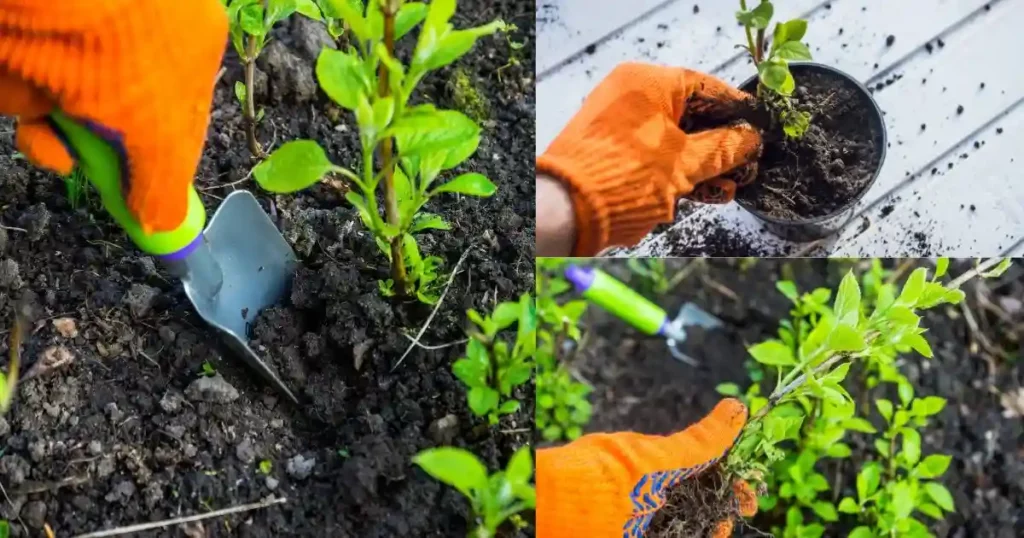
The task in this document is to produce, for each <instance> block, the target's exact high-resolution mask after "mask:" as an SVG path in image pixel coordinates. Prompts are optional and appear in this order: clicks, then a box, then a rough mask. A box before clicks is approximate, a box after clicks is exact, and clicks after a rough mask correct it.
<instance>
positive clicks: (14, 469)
mask: <svg viewBox="0 0 1024 538" xmlns="http://www.w3.org/2000/svg"><path fill="white" fill-rule="evenodd" d="M459 8H460V9H459V13H458V14H457V15H456V17H455V21H454V24H455V25H456V27H467V26H470V25H479V24H484V23H487V22H489V21H491V20H493V19H495V18H502V19H504V20H505V21H507V22H510V23H514V24H516V25H518V26H519V28H520V30H519V31H518V32H516V33H515V34H514V35H513V36H512V38H513V39H514V40H516V41H519V42H525V43H526V47H525V48H523V49H522V50H521V51H519V52H518V53H517V54H518V55H519V57H520V65H519V66H513V67H510V68H508V69H505V70H504V71H503V72H502V76H501V79H500V80H499V78H498V76H497V75H496V72H497V69H498V68H499V67H501V66H503V65H505V64H506V63H507V62H508V59H509V55H510V52H511V51H510V48H509V45H508V43H507V42H506V41H505V39H504V37H503V36H495V37H493V38H487V39H483V40H481V41H480V43H479V44H478V45H477V46H476V48H475V49H474V50H473V51H472V52H471V53H470V54H469V55H467V56H465V57H464V58H463V59H461V60H460V61H459V62H458V63H457V64H456V65H457V66H460V67H462V68H463V69H464V70H465V73H466V75H468V77H467V78H468V80H469V81H470V83H471V84H472V85H475V86H476V87H477V88H478V89H479V91H480V96H482V97H483V98H484V100H486V101H487V103H488V105H489V106H488V107H487V109H486V112H485V113H484V114H485V116H486V117H485V118H483V122H482V123H483V125H484V134H483V140H482V142H481V144H480V148H479V150H478V151H477V153H476V155H475V156H474V157H473V158H472V159H471V160H470V161H468V162H467V163H466V164H465V165H464V166H463V168H464V170H459V171H457V172H460V171H468V170H473V171H479V172H481V173H484V174H485V175H487V176H488V177H489V178H491V179H492V181H494V183H495V184H496V185H497V186H498V192H497V194H496V195H495V196H494V197H492V198H490V199H484V200H477V199H471V198H465V197H463V198H461V199H460V198H456V197H454V196H452V197H447V198H443V199H440V200H437V201H433V202H431V205H430V207H429V208H428V210H430V211H432V212H435V213H439V214H441V215H443V216H444V217H445V218H446V219H447V220H448V221H449V222H451V223H452V225H453V230H452V231H451V232H439V233H433V234H428V235H425V236H421V240H420V244H421V247H422V249H423V250H424V252H425V253H429V254H433V255H438V256H441V257H442V258H444V259H445V260H446V269H447V271H448V272H450V271H451V270H452V268H453V267H454V266H455V264H456V261H457V260H458V259H459V258H460V256H462V255H463V253H464V252H466V251H467V250H468V254H467V257H466V259H465V261H464V262H463V264H462V266H461V268H460V270H459V273H458V275H457V276H456V278H455V279H454V281H453V284H452V286H451V289H450V291H449V293H448V296H447V298H446V299H445V301H444V303H443V304H442V306H441V307H440V310H439V311H438V314H437V316H436V318H435V319H434V320H433V322H432V323H431V325H430V327H429V329H428V330H427V331H426V333H425V334H424V337H423V344H425V345H438V344H445V343H449V342H454V341H457V340H460V339H462V338H464V335H465V333H464V329H465V323H466V322H465V314H464V311H465V309H467V308H477V309H481V310H484V309H488V310H489V309H490V308H492V307H493V305H494V303H495V302H496V301H500V300H512V299H515V298H517V297H518V295H519V294H521V293H523V292H526V291H529V290H531V289H532V288H533V254H534V250H533V230H534V221H533V217H532V216H533V214H534V195H533V192H534V188H533V182H534V177H533V172H532V170H533V157H534V127H533V125H534V108H535V100H534V90H533V63H534V61H533V58H534V54H535V50H534V41H535V31H534V15H533V5H532V4H529V5H527V4H526V3H525V2H521V1H512V0H503V1H482V0H463V1H462V2H459ZM274 37H275V39H274V41H272V42H271V43H270V45H269V46H268V48H267V49H266V50H265V51H264V54H263V56H262V57H261V60H260V62H259V65H260V69H261V71H260V73H259V74H258V88H257V96H258V102H260V103H261V104H264V105H266V118H265V119H264V122H263V123H262V125H261V128H260V136H261V140H262V142H263V143H264V145H265V146H267V149H272V148H273V147H276V146H278V145H280V144H281V143H283V142H286V141H288V140H292V139H297V138H313V139H316V140H318V141H319V142H320V143H321V144H323V145H324V146H325V147H326V148H327V149H328V152H329V154H330V157H331V158H332V160H334V162H335V163H337V164H340V165H345V166H348V167H353V168H354V167H355V165H356V164H357V159H358V154H359V152H358V151H357V132H356V127H355V122H354V118H353V117H352V116H351V114H348V113H343V112H342V111H339V110H338V109H337V108H336V107H335V106H334V105H333V104H331V103H330V102H329V100H328V99H327V98H326V97H325V96H324V95H323V94H322V93H321V92H320V91H319V90H318V89H317V87H316V81H315V78H314V76H313V66H314V62H315V58H316V55H317V54H318V52H319V50H320V49H321V47H322V46H324V45H325V44H328V43H329V42H330V38H329V37H327V36H326V34H325V33H324V32H323V31H321V30H320V28H319V26H318V25H317V24H316V23H313V22H311V21H307V20H305V19H302V18H300V17H294V18H292V19H291V20H289V21H286V22H285V23H282V24H280V25H279V26H278V27H277V28H276V29H275V32H274ZM183 39H187V32H186V33H185V34H183ZM414 39H415V38H407V40H406V42H407V43H406V48H407V49H408V48H411V44H412V43H413V42H414ZM405 52H406V53H408V50H406V51H405ZM224 65H225V67H226V68H227V70H226V73H225V74H224V76H223V78H222V79H221V80H220V83H219V85H218V88H217V92H216V100H215V107H214V112H213V121H212V125H211V127H210V131H209V137H208V141H207V146H206V153H205V154H204V157H203V160H202V163H201V166H200V170H199V173H198V177H197V189H199V190H200V193H201V195H202V197H203V199H204V203H205V204H206V207H207V209H208V211H210V214H212V211H213V210H214V209H215V207H216V205H217V204H218V203H219V200H220V199H221V198H222V197H223V196H226V195H227V193H229V192H230V191H231V190H232V189H234V188H244V189H249V190H252V191H253V192H255V193H256V194H257V195H258V196H259V198H260V200H261V203H262V204H263V205H264V206H265V208H266V209H267V211H268V212H269V213H270V214H271V215H272V217H273V218H275V219H276V220H277V222H278V224H279V226H280V228H281V229H282V231H283V232H284V234H285V236H286V237H287V238H288V240H289V242H291V243H292V244H293V246H294V248H295V250H296V252H297V254H298V255H299V257H300V259H301V261H302V268H301V269H300V270H299V271H298V274H297V275H296V281H295V285H294V289H293V293H292V295H291V297H290V300H289V302H288V304H285V305H281V306H280V307H277V308H275V309H273V310H272V311H270V312H267V313H265V314H264V315H262V316H261V317H260V319H259V321H258V322H257V324H256V327H255V330H254V333H255V338H256V341H255V345H256V346H257V348H258V349H259V350H260V352H261V353H264V354H265V355H267V356H269V357H270V358H271V359H272V360H273V361H274V362H275V363H278V364H285V365H287V367H288V368H287V370H286V371H283V372H282V375H283V376H284V377H285V378H286V382H288V383H289V384H290V385H291V386H292V388H293V390H296V391H297V392H298V393H300V394H301V396H300V397H301V398H303V399H305V400H306V401H307V402H308V403H307V404H306V405H304V406H302V407H296V406H293V405H291V404H289V403H288V402H287V401H285V400H284V399H282V398H280V397H279V396H278V395H277V394H275V393H274V392H273V391H272V390H271V389H270V388H268V387H267V386H266V384H265V383H263V382H262V380H261V379H260V378H258V377H257V376H256V375H255V374H254V373H252V372H250V371H249V370H248V369H247V368H246V367H245V366H243V365H242V363H241V361H239V360H238V359H237V358H236V357H234V356H233V355H232V354H231V353H230V352H229V351H228V350H227V348H226V347H224V346H223V345H221V344H220V342H219V339H218V335H217V333H216V332H215V331H214V330H213V329H211V328H208V327H207V326H205V325H204V324H203V322H202V321H201V320H200V319H199V318H198V317H197V316H196V315H195V314H194V312H193V311H192V309H191V306H190V305H189V303H188V301H187V300H186V298H185V296H184V294H183V293H182V289H181V286H180V284H178V283H177V282H175V281H174V280H173V279H171V278H170V277H169V276H168V275H167V274H166V273H165V272H163V271H162V270H161V269H159V268H156V267H154V265H153V262H152V261H151V260H150V259H148V258H146V257H144V256H142V255H141V254H140V253H139V252H138V251H136V250H135V249H134V247H133V246H132V245H131V244H130V243H129V242H128V241H127V240H126V238H125V236H124V234H123V233H122V232H121V231H120V230H119V229H118V228H116V226H114V225H113V224H112V222H111V221H110V220H109V218H107V217H106V215H104V214H103V212H102V210H100V209H98V208H96V203H95V201H94V200H93V201H90V202H89V203H88V204H86V205H87V207H82V208H79V209H77V210H73V209H72V208H71V207H70V205H69V203H68V201H67V199H66V197H65V194H64V187H63V185H62V183H61V182H60V180H59V178H56V177H54V176H53V175H51V174H48V173H45V172H41V171H38V170H36V169H34V168H33V167H31V165H29V164H28V163H26V162H25V161H23V160H21V159H19V158H18V157H17V156H16V155H15V149H14V146H13V131H12V129H13V123H12V122H11V121H10V120H9V119H3V120H0V181H2V183H3V186H4V188H3V190H0V222H2V223H3V224H4V225H6V226H11V227H17V228H20V230H16V229H3V230H0V232H2V233H0V311H2V312H3V315H4V316H5V317H9V318H10V316H11V315H12V314H13V311H14V304H15V302H16V301H19V300H25V301H27V304H29V305H31V306H32V308H33V309H34V312H35V316H36V318H35V323H34V324H33V326H32V330H31V331H30V332H31V336H30V337H29V338H28V342H27V344H26V345H25V346H24V349H23V356H24V360H25V361H27V362H28V363H30V364H31V363H33V362H38V361H39V360H43V359H42V358H44V357H45V358H46V359H45V360H50V361H59V360H60V359H62V358H63V359H65V360H69V361H70V364H67V365H65V366H63V367H60V368H57V369H55V370H54V371H53V372H52V373H50V374H47V375H41V376H39V377H37V378H35V379H32V380H28V381H26V382H24V383H23V384H21V386H20V387H19V393H18V395H17V398H16V400H15V403H14V406H13V408H12V410H11V411H10V412H9V413H8V414H7V416H6V417H2V418H0V484H2V485H3V487H4V490H5V494H6V495H5V497H6V498H0V518H7V519H10V520H11V522H12V530H13V535H14V536H26V535H31V536H40V535H41V533H42V531H41V530H40V529H41V527H42V526H43V524H44V523H49V525H50V526H51V527H52V528H53V530H54V531H55V532H56V534H57V536H64V537H66V536H73V535H76V534H80V533H86V532H92V531H97V530H101V529H107V528H113V527H118V526H124V525H130V524H135V523H141V522H146V521H156V520H162V519H166V518H171V517H179V516H187V515H192V514H200V513H204V512H209V511H212V510H218V509H223V508H229V507H232V506H236V505H241V504H246V503H252V502H257V501H259V500H261V499H264V498H266V497H268V496H270V495H275V496H278V497H286V498H287V499H288V501H287V503H285V504H281V505H275V506H273V507H270V508H265V509H261V510H257V511H251V512H247V513H244V514H241V515H234V516H229V517H224V518H217V519H211V520H207V521H205V522H204V523H203V524H202V525H192V526H186V527H176V528H173V529H170V530H162V531H153V532H147V533H141V534H137V535H138V536H188V537H189V538H194V537H198V536H211V537H213V536H246V537H262V536H330V537H357V536H358V537H367V538H373V537H394V536H465V534H466V530H467V523H466V519H467V515H468V504H467V503H466V502H465V501H464V500H463V498H462V497H461V495H460V494H458V493H457V492H455V491H454V490H452V489H450V488H448V487H447V486H444V485H441V484H439V483H438V482H436V481H434V480H433V479H431V478H430V477H428V476H427V475H426V474H425V473H423V472H422V471H421V470H420V469H419V468H418V467H415V466H414V465H413V464H412V463H411V461H410V459H411V458H412V456H413V455H414V454H415V453H416V452H418V451H420V450H422V449H425V448H428V447H432V446H438V445H444V444H452V445H457V446H461V447H465V448H468V449H470V450H472V451H474V452H475V453H476V454H478V455H479V456H480V457H482V458H483V459H484V460H486V462H487V464H488V465H489V467H490V468H491V469H492V470H494V469H497V468H499V467H504V465H505V464H506V463H507V461H508V459H509V457H510V456H511V455H512V453H513V452H514V451H515V449H516V448H518V447H520V446H522V445H524V444H526V443H527V442H528V441H529V438H530V431H531V427H530V424H531V423H532V416H533V407H532V398H525V396H526V395H532V392H533V390H532V386H530V387H526V388H524V390H522V391H520V393H519V396H520V398H521V399H522V400H523V401H524V406H523V407H522V409H521V410H520V411H519V412H518V413H517V414H515V415H511V416H508V417H506V418H504V419H503V420H502V423H501V425H500V426H498V427H497V428H494V429H488V428H486V427H482V426H481V424H482V421H481V420H479V419H477V418H475V417H473V416H471V414H470V413H469V411H468V408H467V406H466V403H465V390H464V389H463V386H462V385H461V383H460V382H458V381H457V380H456V379H455V378H454V377H453V376H452V375H451V373H450V366H451V364H452V362H453V361H454V360H456V359H457V358H458V357H459V355H460V350H461V346H449V347H445V348H442V349H436V350H425V349H418V350H414V351H413V352H412V353H411V354H410V355H409V357H408V358H407V359H406V361H405V362H404V363H403V364H402V365H401V366H400V367H399V368H398V369H397V370H395V371H394V372H393V373H391V370H392V368H393V366H394V365H395V363H396V362H397V360H398V357H399V356H401V354H402V353H403V352H404V351H405V349H406V348H407V347H408V346H409V344H410V340H409V339H408V338H406V337H405V336H403V335H405V334H415V333H416V331H418V330H419V328H420V326H421V325H423V323H424V322H425V321H426V319H427V316H428V315H429V314H430V309H429V308H427V307H424V306H422V305H419V304H410V303H406V304H395V305H392V304H391V303H389V301H387V300H385V299H383V298H381V297H380V296H379V294H378V293H377V282H376V281H377V280H378V279H379V278H382V277H386V272H387V269H386V261H385V260H384V258H383V256H382V255H381V254H380V252H379V251H378V250H377V248H376V247H375V246H374V245H373V240H372V238H371V237H369V236H368V235H367V234H366V232H365V231H364V230H363V229H362V226H361V224H359V223H358V218H357V217H356V216H355V215H354V212H353V211H352V210H351V209H350V207H349V206H348V204H347V203H346V202H344V201H343V200H342V199H341V196H342V194H341V193H340V192H339V191H338V190H337V189H335V188H333V187H330V186H327V185H320V186H317V187H315V188H313V189H311V190H309V191H306V192H304V193H302V194H300V195H297V196H278V197H272V196H269V195H266V194H265V193H261V192H259V191H258V187H257V186H256V185H255V184H254V183H252V182H249V181H248V180H247V179H246V175H247V174H248V172H249V169H250V168H251V166H252V163H251V162H250V160H249V154H248V151H247V149H246V145H245V136H244V131H243V127H242V120H241V111H240V108H239V106H238V104H237V102H236V100H235V97H234V92H233V85H234V83H235V81H237V80H240V79H241V77H242V72H241V68H240V67H239V65H238V61H237V57H236V56H235V55H234V53H233V52H230V51H229V52H228V54H227V56H226V57H225V63H224ZM452 73H453V71H452V70H451V69H446V70H443V71H441V72H439V73H436V74H433V75H432V76H430V77H428V78H427V79H426V80H425V82H424V84H423V85H422V86H421V89H420V90H419V91H418V93H417V94H416V95H417V96H418V97H417V99H419V100H421V101H422V100H426V101H430V102H434V103H436V104H437V105H438V106H441V107H446V108H457V106H456V101H457V99H456V94H455V93H454V92H453V88H454V85H453V84H452V80H453V74H452ZM332 118H333V119H332ZM66 318H70V320H71V321H70V322H69V321H68V320H67V319H66ZM11 319H12V318H11ZM4 324H5V325H9V323H4ZM72 325H73V327H72ZM7 334H8V331H7V330H4V331H2V335H3V336H4V337H5V338H4V339H6V335H7ZM3 346H4V351H6V347H7V343H6V342H5V343H4V344H3ZM206 361H208V362H209V363H210V364H211V365H212V366H213V367H214V368H216V370H217V371H218V375H216V376H213V377H202V376H200V375H199V372H201V370H202V365H203V363H204V362H206ZM262 460H270V461H271V462H272V464H273V467H272V470H271V472H270V473H269V474H268V475H263V474H262V473H260V472H259V471H258V469H257V468H258V465H259V462H261V461H262ZM528 519H529V518H528ZM22 524H24V525H27V526H28V527H29V528H30V529H31V532H30V533H29V534H26V533H25V532H24V531H23V529H22ZM519 534H520V535H522V534H532V531H531V530H530V529H527V531H524V532H523V533H519Z"/></svg>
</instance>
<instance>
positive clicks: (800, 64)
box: [735, 62, 888, 225]
mask: <svg viewBox="0 0 1024 538" xmlns="http://www.w3.org/2000/svg"><path fill="white" fill-rule="evenodd" d="M789 66H790V68H794V67H796V68H801V67H804V68H810V69H812V70H813V69H818V70H821V71H827V72H829V73H832V74H834V75H838V76H839V77H841V78H844V79H846V80H848V81H850V82H852V83H853V85H854V86H856V87H857V88H858V89H859V90H860V92H861V93H862V94H863V95H864V96H865V97H867V100H868V103H870V104H871V106H870V108H871V109H872V110H874V112H875V115H877V116H878V122H879V124H880V125H881V130H882V137H881V140H880V141H879V145H880V148H879V159H878V166H877V167H876V168H875V172H874V174H872V176H871V180H870V181H868V182H867V184H865V185H864V188H863V189H862V190H861V192H860V194H858V195H857V196H855V197H853V198H851V199H850V201H849V202H847V203H846V204H845V205H843V206H841V207H840V208H838V209H836V210H834V211H832V212H830V213H826V214H824V215H820V216H817V217H811V218H809V219H799V220H797V219H780V218H778V217H772V216H769V215H766V214H764V213H763V212H761V211H759V210H757V209H755V208H753V207H750V206H749V205H747V204H745V203H744V202H742V201H740V200H739V199H737V200H735V201H736V204H737V205H739V206H740V207H742V208H743V209H744V210H745V211H748V212H750V213H752V214H753V215H754V216H756V217H757V218H759V219H762V220H764V221H767V222H772V223H775V224H781V225H803V224H818V223H821V222H825V221H827V220H829V219H832V218H835V217H836V216H838V215H841V214H842V213H843V212H845V211H848V210H850V209H853V207H854V206H856V205H857V202H859V201H861V199H862V198H864V196H865V195H866V194H867V193H868V191H870V190H871V187H873V186H874V185H875V182H876V181H878V176H879V175H880V174H881V172H882V165H884V164H885V154H886V148H887V147H888V133H887V130H886V127H885V116H884V115H883V114H882V109H881V108H880V107H879V106H878V103H877V102H876V101H875V98H874V96H873V95H871V92H870V91H868V88H867V86H865V85H864V84H861V82H860V81H859V80H857V79H855V78H853V77H852V76H850V75H849V74H848V73H846V72H845V71H841V70H839V69H837V68H835V67H832V66H831V65H826V64H822V63H818V62H790V63H789ZM757 80H758V78H757V75H753V76H751V77H750V78H748V79H747V80H745V81H743V83H742V84H740V85H739V86H737V87H738V88H741V89H742V88H743V87H744V86H746V85H748V84H751V83H754V82H757Z"/></svg>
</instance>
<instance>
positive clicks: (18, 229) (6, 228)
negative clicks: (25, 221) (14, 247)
mask: <svg viewBox="0 0 1024 538" xmlns="http://www.w3.org/2000/svg"><path fill="white" fill-rule="evenodd" d="M0 228H3V229H4V230H13V231H15V232H23V233H28V230H26V229H24V228H18V227H17V226H4V225H3V224H0Z"/></svg>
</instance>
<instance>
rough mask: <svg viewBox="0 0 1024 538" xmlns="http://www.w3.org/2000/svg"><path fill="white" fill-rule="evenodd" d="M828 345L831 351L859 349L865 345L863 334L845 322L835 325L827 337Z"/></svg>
mask: <svg viewBox="0 0 1024 538" xmlns="http://www.w3.org/2000/svg"><path fill="white" fill-rule="evenodd" d="M828 347H829V348H830V349H832V350H833V351H841V352H842V351H861V350H863V349H864V348H865V347H867V343H866V342H865V341H864V335H862V334H861V333H860V332H858V331H857V329H854V328H853V327H851V326H849V325H845V324H840V325H836V326H835V328H834V329H832V334H831V335H829V338H828Z"/></svg>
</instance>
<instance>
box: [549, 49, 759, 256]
mask: <svg viewBox="0 0 1024 538" xmlns="http://www.w3.org/2000/svg"><path fill="white" fill-rule="evenodd" d="M752 99H753V98H752V97H751V96H750V95H748V94H745V93H743V92H741V91H739V90H737V89H735V88H732V87H730V86H729V85H728V84H726V83H725V82H723V81H721V80H719V79H717V78H714V77H712V76H709V75H705V74H702V73H697V72H695V71H690V70H687V69H679V68H673V67H661V66H655V65H646V64H639V63H627V64H623V65H620V66H618V67H616V68H615V70H613V71H612V73H611V74H610V75H608V78H606V79H604V81H602V82H601V84H599V85H598V86H597V88H596V89H594V91H593V92H592V93H591V94H590V95H589V96H588V97H587V99H586V101H584V103H583V106H582V107H581V108H580V111H579V112H578V113H577V114H576V116H575V117H573V119H572V121H570V122H569V124H568V125H567V126H566V127H565V129H564V130H563V131H562V132H561V134H559V135H558V137H557V138H556V139H555V141H554V142H553V143H552V144H551V146H550V147H548V149H547V151H546V152H544V154H543V155H541V156H540V157H539V158H538V159H537V171H538V172H540V173H544V174H547V175H550V176H553V177H556V178H558V179H561V180H562V181H565V182H566V183H567V184H568V185H569V187H570V190H571V194H572V199H573V206H574V210H575V212H576V233H577V237H576V247H575V249H574V252H573V255H574V256H592V255H594V254H596V253H597V252H600V251H601V250H604V249H605V248H607V247H610V246H624V245H625V246H628V245H633V244H635V243H636V242H638V241H639V240H640V239H642V238H643V237H644V236H645V235H647V234H648V233H650V231H651V230H652V229H653V228H654V227H655V226H656V225H657V224H660V223H663V222H672V220H673V217H674V215H675V208H676V202H677V200H678V199H679V198H680V197H682V196H686V195H690V194H691V193H693V192H694V190H695V189H696V188H697V187H698V185H700V184H702V183H704V182H707V181H709V180H714V181H712V182H711V183H710V184H709V185H708V186H707V187H704V188H701V189H699V190H698V191H697V194H699V195H700V196H699V201H708V202H727V201H730V200H732V197H733V195H734V194H735V192H736V183H735V182H734V181H733V180H731V179H725V178H721V177H720V176H722V175H723V174H726V173H727V172H730V171H734V170H735V169H737V168H738V167H740V166H741V165H744V164H747V163H749V162H752V161H756V159H757V156H758V154H759V152H760V148H761V136H760V134H759V133H758V132H757V131H756V130H755V129H754V128H752V127H750V125H749V124H746V123H741V124H738V125H734V126H730V127H723V128H718V129H711V130H706V131H703V132H699V133H696V134H686V133H684V132H683V130H682V129H681V128H680V127H679V125H680V121H681V120H682V118H683V116H684V114H687V113H690V114H699V115H703V116H707V117H717V118H718V119H721V120H723V121H721V122H719V123H724V122H725V121H724V120H727V119H728V118H725V117H722V116H728V115H729V114H728V111H730V110H733V111H737V110H739V109H740V108H741V107H742V106H748V107H749V105H752V103H753V101H752ZM688 111H689V112H688ZM749 172H750V171H749V169H748V170H745V171H744V173H743V177H744V178H745V179H752V178H753V177H754V176H755V175H756V171H755V173H754V174H753V175H752V174H750V173H749Z"/></svg>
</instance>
